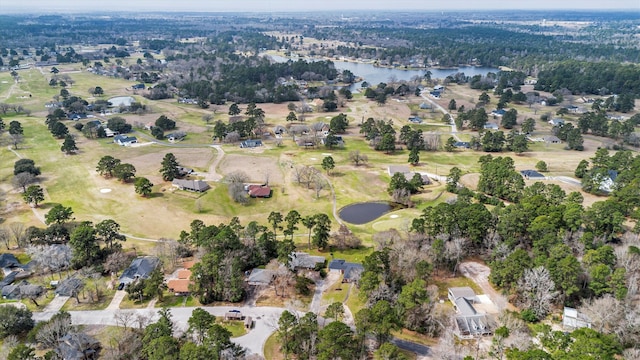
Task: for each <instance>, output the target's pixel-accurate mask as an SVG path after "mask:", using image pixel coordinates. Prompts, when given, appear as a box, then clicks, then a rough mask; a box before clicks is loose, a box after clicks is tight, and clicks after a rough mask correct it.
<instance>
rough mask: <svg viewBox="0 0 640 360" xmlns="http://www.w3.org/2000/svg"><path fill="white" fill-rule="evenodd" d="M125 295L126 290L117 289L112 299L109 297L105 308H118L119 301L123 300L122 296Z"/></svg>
mask: <svg viewBox="0 0 640 360" xmlns="http://www.w3.org/2000/svg"><path fill="white" fill-rule="evenodd" d="M126 295H127V292H126V291H124V290H117V291H116V293H115V295H113V299H111V303H109V306H107V308H106V309H105V310H118V309H120V303H121V302H122V300H124V297H125V296H126Z"/></svg>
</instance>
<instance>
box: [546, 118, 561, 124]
mask: <svg viewBox="0 0 640 360" xmlns="http://www.w3.org/2000/svg"><path fill="white" fill-rule="evenodd" d="M549 124H550V125H551V126H560V125H564V120H563V119H560V118H553V119H551V120H549Z"/></svg>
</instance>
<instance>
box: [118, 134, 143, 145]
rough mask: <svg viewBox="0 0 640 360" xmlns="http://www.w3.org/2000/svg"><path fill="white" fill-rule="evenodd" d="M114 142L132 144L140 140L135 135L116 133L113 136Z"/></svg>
mask: <svg viewBox="0 0 640 360" xmlns="http://www.w3.org/2000/svg"><path fill="white" fill-rule="evenodd" d="M113 142H114V143H116V144H118V145H120V146H131V145H133V144H136V143H137V142H138V139H137V138H136V137H135V136H127V135H122V134H121V135H116V136H114V137H113Z"/></svg>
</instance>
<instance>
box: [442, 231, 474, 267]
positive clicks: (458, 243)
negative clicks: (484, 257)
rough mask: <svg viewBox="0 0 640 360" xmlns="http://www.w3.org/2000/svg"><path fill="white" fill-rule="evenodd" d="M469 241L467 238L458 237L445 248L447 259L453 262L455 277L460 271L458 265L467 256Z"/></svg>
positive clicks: (448, 242)
mask: <svg viewBox="0 0 640 360" xmlns="http://www.w3.org/2000/svg"><path fill="white" fill-rule="evenodd" d="M468 244H469V240H468V239H466V238H461V237H456V238H454V239H453V240H452V241H447V242H446V244H445V246H446V248H445V252H446V256H447V258H448V259H449V260H450V261H451V262H453V264H454V265H453V275H454V276H455V275H456V273H457V271H458V265H459V264H460V260H462V258H463V257H464V256H465V255H466V254H467V249H468V248H469V246H468Z"/></svg>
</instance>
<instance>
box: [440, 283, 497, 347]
mask: <svg viewBox="0 0 640 360" xmlns="http://www.w3.org/2000/svg"><path fill="white" fill-rule="evenodd" d="M447 297H448V298H449V301H451V303H452V304H453V307H454V308H455V309H456V312H457V313H458V314H457V315H456V327H457V329H456V330H457V331H456V335H457V336H458V337H460V338H470V337H473V336H475V335H491V326H490V324H489V319H488V317H487V315H486V314H485V313H482V312H479V311H477V310H476V308H475V307H474V306H473V305H474V304H475V303H478V297H477V296H476V294H475V292H474V291H473V289H471V288H470V287H468V286H465V287H454V288H449V289H448V295H447Z"/></svg>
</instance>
